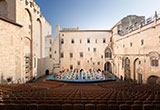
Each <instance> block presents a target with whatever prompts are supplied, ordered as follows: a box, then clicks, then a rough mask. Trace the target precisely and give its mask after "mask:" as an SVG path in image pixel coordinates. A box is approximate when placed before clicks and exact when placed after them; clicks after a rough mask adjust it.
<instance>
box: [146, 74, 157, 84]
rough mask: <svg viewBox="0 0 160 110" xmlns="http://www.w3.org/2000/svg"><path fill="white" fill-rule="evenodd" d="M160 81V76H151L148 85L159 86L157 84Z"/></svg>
mask: <svg viewBox="0 0 160 110" xmlns="http://www.w3.org/2000/svg"><path fill="white" fill-rule="evenodd" d="M159 79H160V78H159V77H158V76H155V75H151V76H149V77H148V79H147V83H148V84H157V83H159Z"/></svg>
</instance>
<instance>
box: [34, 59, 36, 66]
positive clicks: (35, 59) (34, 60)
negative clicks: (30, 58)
mask: <svg viewBox="0 0 160 110" xmlns="http://www.w3.org/2000/svg"><path fill="white" fill-rule="evenodd" d="M34 67H35V68H36V58H34Z"/></svg>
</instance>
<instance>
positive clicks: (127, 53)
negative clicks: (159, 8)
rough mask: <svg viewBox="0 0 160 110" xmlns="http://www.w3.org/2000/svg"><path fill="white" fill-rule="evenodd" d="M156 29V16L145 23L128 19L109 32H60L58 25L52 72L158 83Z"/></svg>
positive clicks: (133, 17) (141, 19)
mask: <svg viewBox="0 0 160 110" xmlns="http://www.w3.org/2000/svg"><path fill="white" fill-rule="evenodd" d="M159 28H160V20H159V18H158V16H157V13H155V16H154V17H153V18H149V19H146V20H145V17H144V16H136V15H130V16H127V17H125V18H123V19H122V20H120V21H119V22H118V23H117V24H116V25H115V26H113V28H112V29H111V30H79V28H75V29H63V30H60V26H59V25H58V26H57V30H56V32H57V35H56V37H55V38H54V41H53V42H54V44H53V45H52V47H53V52H52V53H53V68H54V72H58V71H60V70H64V69H70V70H71V69H85V70H89V69H101V70H105V71H108V72H112V73H114V74H115V75H116V76H117V77H119V78H120V79H122V80H130V81H135V82H138V83H147V81H148V82H149V83H152V82H154V81H155V83H157V82H159V77H160V74H159V73H160V68H159V58H160V57H159V56H160V48H159V46H160V37H159V36H160V31H159V30H160V29H159ZM88 40H89V41H88ZM104 40H105V42H103V41H104ZM88 42H89V43H88ZM55 65H56V68H55V67H54V66H55ZM152 79H156V80H154V81H152Z"/></svg>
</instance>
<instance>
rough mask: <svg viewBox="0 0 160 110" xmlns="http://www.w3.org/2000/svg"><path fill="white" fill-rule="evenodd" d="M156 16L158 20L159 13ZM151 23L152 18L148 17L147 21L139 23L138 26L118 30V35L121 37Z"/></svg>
mask: <svg viewBox="0 0 160 110" xmlns="http://www.w3.org/2000/svg"><path fill="white" fill-rule="evenodd" d="M157 15H158V17H157V19H159V18H160V12H159V13H158V14H157ZM153 21H154V16H150V17H148V18H147V19H145V20H143V21H141V22H140V24H139V25H131V26H129V27H128V28H127V29H126V30H118V34H119V35H121V36H123V35H125V34H128V33H130V32H132V31H134V30H136V29H138V28H139V27H143V26H145V25H147V24H149V23H151V22H153Z"/></svg>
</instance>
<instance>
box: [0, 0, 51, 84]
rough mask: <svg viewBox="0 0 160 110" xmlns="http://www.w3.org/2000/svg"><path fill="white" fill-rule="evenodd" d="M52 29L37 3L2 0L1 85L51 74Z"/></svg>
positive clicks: (25, 0)
mask: <svg viewBox="0 0 160 110" xmlns="http://www.w3.org/2000/svg"><path fill="white" fill-rule="evenodd" d="M51 30H52V29H51V25H50V24H49V23H48V22H47V21H46V20H45V18H44V17H43V16H42V14H41V12H40V8H39V7H38V6H37V5H36V3H35V2H34V1H33V0H0V39H1V41H0V50H1V52H0V82H1V83H25V82H27V81H29V80H32V79H35V78H38V77H40V76H42V75H44V74H45V72H48V70H47V68H48V67H47V65H46V62H47V58H48V56H47V55H48V54H46V53H45V47H46V43H45V40H46V38H47V37H48V36H51V35H52V32H51Z"/></svg>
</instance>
